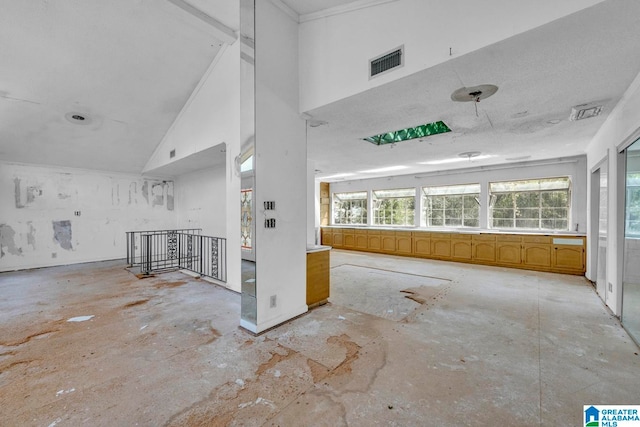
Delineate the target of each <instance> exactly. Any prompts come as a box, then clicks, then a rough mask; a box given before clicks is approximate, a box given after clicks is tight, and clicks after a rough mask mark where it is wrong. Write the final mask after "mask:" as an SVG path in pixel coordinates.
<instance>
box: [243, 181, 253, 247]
mask: <svg viewBox="0 0 640 427" xmlns="http://www.w3.org/2000/svg"><path fill="white" fill-rule="evenodd" d="M240 194H241V198H240V215H241V217H240V242H241V245H242V249H245V250H251V249H252V247H253V246H252V241H253V216H252V211H253V189H251V188H249V189H245V190H241V191H240Z"/></svg>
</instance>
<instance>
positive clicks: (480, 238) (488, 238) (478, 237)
mask: <svg viewBox="0 0 640 427" xmlns="http://www.w3.org/2000/svg"><path fill="white" fill-rule="evenodd" d="M472 240H473V241H474V242H495V241H496V235H495V234H474V235H473V236H472Z"/></svg>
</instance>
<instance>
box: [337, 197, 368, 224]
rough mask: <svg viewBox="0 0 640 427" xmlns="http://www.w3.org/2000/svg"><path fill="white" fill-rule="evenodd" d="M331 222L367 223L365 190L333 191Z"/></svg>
mask: <svg viewBox="0 0 640 427" xmlns="http://www.w3.org/2000/svg"><path fill="white" fill-rule="evenodd" d="M333 223H334V224H335V225H343V224H360V225H366V224H367V192H366V191H360V192H354V193H334V195H333Z"/></svg>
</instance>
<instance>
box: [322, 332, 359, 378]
mask: <svg viewBox="0 0 640 427" xmlns="http://www.w3.org/2000/svg"><path fill="white" fill-rule="evenodd" d="M327 343H328V344H338V345H340V346H342V347H344V349H345V350H346V352H347V354H346V356H345V358H344V361H343V362H342V363H341V364H339V365H338V366H337V367H336V368H335V369H334V370H333V371H332V374H334V375H339V374H346V373H350V372H351V365H352V363H353V362H354V361H355V360H357V359H358V351H360V349H361V348H362V347H360V346H359V345H358V344H356V343H355V342H353V341H351V337H349V335H347V334H342V335H340V336H331V337H329V338H327Z"/></svg>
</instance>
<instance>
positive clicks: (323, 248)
mask: <svg viewBox="0 0 640 427" xmlns="http://www.w3.org/2000/svg"><path fill="white" fill-rule="evenodd" d="M330 250H331V246H326V245H307V253H308V254H309V253H313V252H322V251H330Z"/></svg>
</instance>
